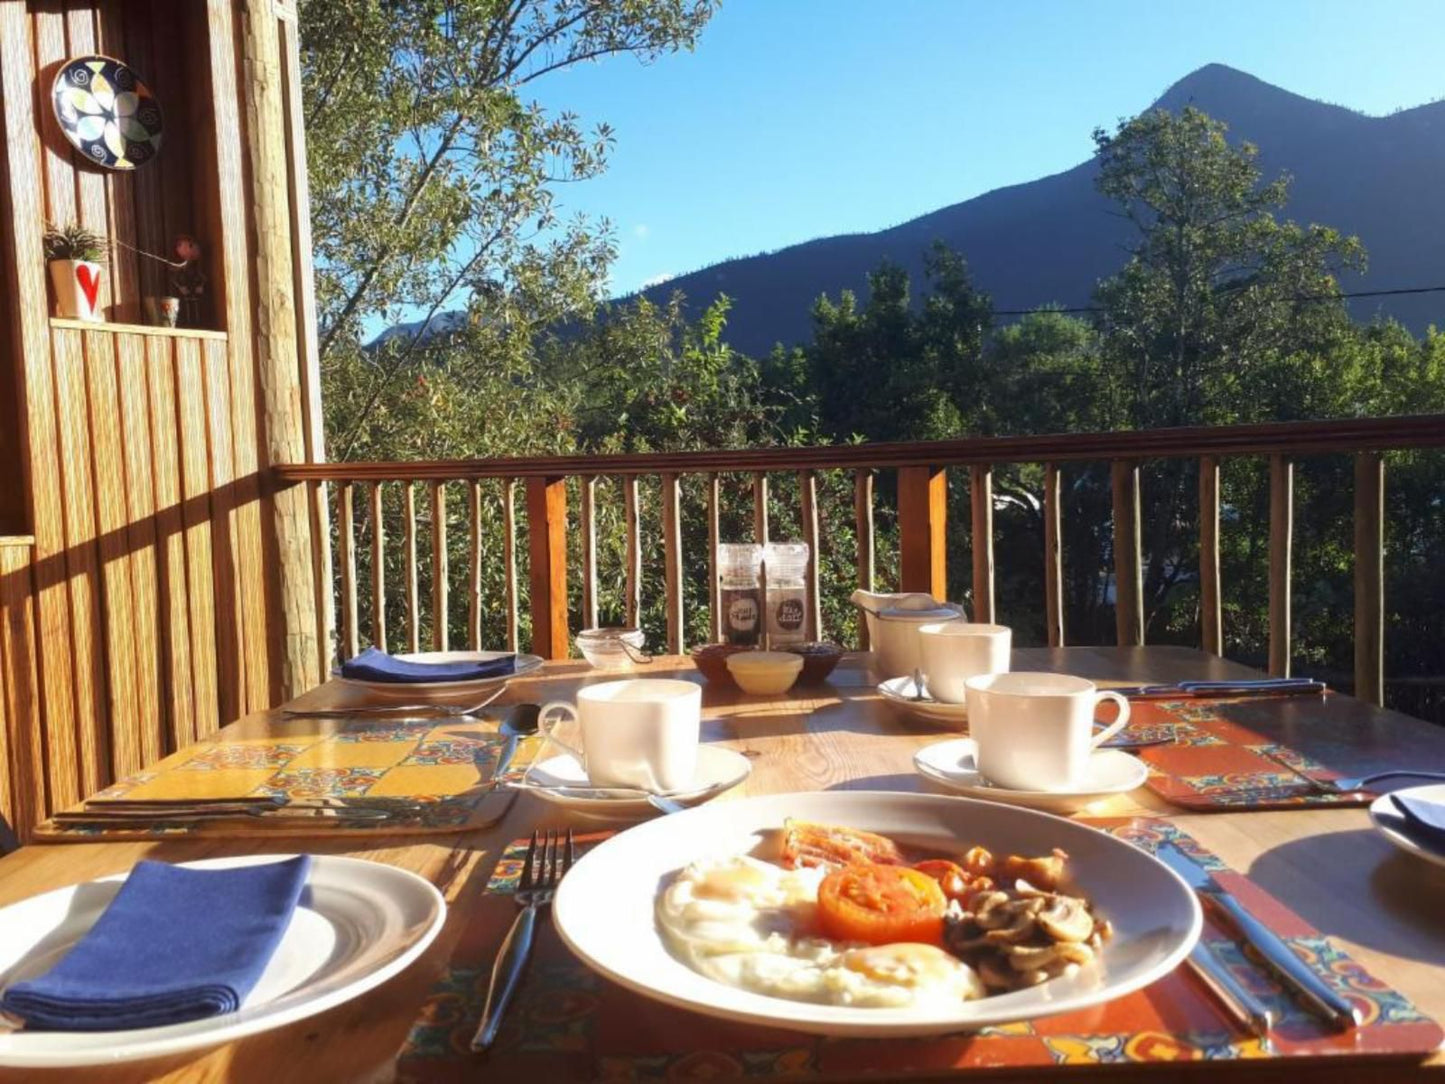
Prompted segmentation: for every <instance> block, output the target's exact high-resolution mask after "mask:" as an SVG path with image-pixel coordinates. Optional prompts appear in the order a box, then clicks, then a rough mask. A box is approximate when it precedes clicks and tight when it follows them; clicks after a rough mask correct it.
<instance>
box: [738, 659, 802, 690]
mask: <svg viewBox="0 0 1445 1084" xmlns="http://www.w3.org/2000/svg"><path fill="white" fill-rule="evenodd" d="M727 664H728V673H729V674H731V675H732V676H733V680H734V681H736V682H737V683H738V688H740V689H742V691H743V692H745V693H752V694H753V695H754V696H773V695H776V694H777V693H785V692H787V691H788V690H789V689H791V688H792V687H793V682H795V681H797V680H798V675H799V674H800V673H802V672H803V657H802V656H801V655H793V654H791V653H789V652H787V651H739V652H738V653H737V654H735V655H729V656H728V657H727Z"/></svg>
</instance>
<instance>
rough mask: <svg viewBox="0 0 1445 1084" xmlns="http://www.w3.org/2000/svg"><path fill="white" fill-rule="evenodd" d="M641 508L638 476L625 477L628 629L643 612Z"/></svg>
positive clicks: (625, 586) (623, 511) (624, 519)
mask: <svg viewBox="0 0 1445 1084" xmlns="http://www.w3.org/2000/svg"><path fill="white" fill-rule="evenodd" d="M641 515H642V510H641V507H640V506H639V505H638V503H637V476H636V475H635V474H629V475H626V476H625V477H624V478H623V479H622V519H623V523H624V526H625V527H626V530H627V542H626V546H627V548H626V552H625V553H624V555H623V565H624V566H625V567H624V569H623V575H624V577H625V579H626V582H625V584H624V585H623V592H624V594H625V596H626V597H625V598H624V599H623V609H624V611H625V616H626V619H627V620H626V623H627V625H628V627H629V628H636V627H637V625H638V623H639V621H640V619H641V614H642V520H641Z"/></svg>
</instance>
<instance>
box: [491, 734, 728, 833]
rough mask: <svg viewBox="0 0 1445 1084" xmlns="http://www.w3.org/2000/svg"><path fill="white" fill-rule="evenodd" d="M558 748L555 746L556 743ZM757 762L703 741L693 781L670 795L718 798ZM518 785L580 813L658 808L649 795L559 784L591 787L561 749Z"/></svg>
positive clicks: (685, 799) (623, 813) (684, 800)
mask: <svg viewBox="0 0 1445 1084" xmlns="http://www.w3.org/2000/svg"><path fill="white" fill-rule="evenodd" d="M554 748H555V747H554ZM752 770H753V764H752V761H750V760H749V759H748V758H747V757H745V756H743V755H742V754H741V753H737V752H734V751H733V750H731V749H726V748H724V747H723V746H721V745H699V746H698V747H697V772H696V773H695V774H694V775H693V779H692V782H691V783H689V784H688V785H687V786H686V787H684V788H682V789H681V790H678V791H670V792H669V793H668V794H667V797H668V798H670V799H672V800H673V801H674V802H678V803H680V804H681V805H701V804H702V803H703V802H706V801H708V800H709V799H710V798H716V797H717V796H718V795H719V794H721V793H723V791H726V790H732V788H733V787H735V786H737V785H738V784H739V783H741V782H742V781H743V780H744V779H746V778H747V777H748V774H749V773H750V772H752ZM514 785H515V786H516V787H517V789H519V790H525V791H527V792H528V793H530V794H535V795H537V797H539V798H541V799H543V800H544V801H548V802H555V803H556V804H557V805H560V806H566V807H567V808H569V809H574V810H576V811H577V812H579V813H588V814H592V815H594V816H604V817H630V816H636V815H638V814H643V813H655V812H657V809H656V808H655V807H654V806H653V805H652V804H651V803H649V802H648V800H647V799H646V798H639V797H636V796H625V797H615V798H613V797H607V798H602V797H598V798H594V797H591V796H588V795H580V794H577V793H575V792H568V791H567V790H565V789H564V790H558V789H556V788H559V787H561V788H566V787H590V786H592V784H591V783H590V782H588V779H587V772H586V770H585V769H583V767H582V765H581V763H580V762H579V761H578V760H577V758H576V757H574V756H573V755H572V754H571V753H561V754H559V755H557V756H553V757H548V758H547V759H545V760H542V761H537V762H534V763H533V764H532V765H531V766H530V767H529V768H528V769H527V771H526V773H525V774H524V775H523V776H522V779H521V781H520V782H519V783H517V784H514Z"/></svg>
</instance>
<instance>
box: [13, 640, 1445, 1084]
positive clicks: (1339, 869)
mask: <svg viewBox="0 0 1445 1084" xmlns="http://www.w3.org/2000/svg"><path fill="white" fill-rule="evenodd" d="M1014 668H1015V669H1020V670H1023V669H1051V670H1061V671H1067V672H1070V673H1076V674H1082V675H1085V676H1088V677H1091V678H1094V679H1096V680H1099V681H1102V682H1126V683H1140V682H1160V681H1177V680H1183V679H1187V678H1200V679H1208V678H1229V677H1247V676H1257V675H1255V674H1254V672H1253V671H1250V670H1248V669H1246V668H1245V667H1242V666H1239V665H1237V664H1235V663H1231V662H1228V661H1225V660H1222V659H1219V658H1216V657H1213V656H1208V655H1205V654H1203V653H1200V652H1197V651H1192V650H1188V649H1183V648H1170V647H1151V648H1064V649H1052V650H1050V649H1025V650H1020V651H1016V652H1015V653H1014ZM691 671H692V667H691V663H689V662H688V661H687V660H685V659H659V660H658V661H657V663H656V664H655V665H654V666H652V667H650V668H648V673H649V674H654V675H661V674H665V673H677V674H678V675H680V676H689V674H690V673H691ZM610 676H613V675H606V674H600V673H599V672H597V671H593V670H591V669H590V668H588V667H587V666H586V665H585V664H583V663H575V662H574V663H549V664H548V665H547V667H546V668H545V670H544V671H543V672H542V674H541V675H540V676H535V677H532V678H529V679H521V680H518V681H516V682H514V683H513V684H512V686H511V687H510V688H509V689H508V691H507V693H506V696H505V697H504V701H503V702H525V701H536V702H542V701H545V700H549V699H553V698H557V697H560V696H566V695H568V694H569V693H570V692H571V691H572V690H574V689H575V687H576V686H577V684H578V683H579V681H594V680H606V679H607V678H608V677H610ZM694 679H695V680H700V678H696V677H695V676H694ZM334 695H335V688H334V686H323V687H322V689H321V690H318V691H315V692H313V693H312V694H308V697H315V698H320V699H328V698H333V697H334ZM703 703H704V715H705V717H706V721H705V722H704V728H703V729H704V739H705V740H709V741H718V742H722V743H724V744H726V745H728V746H730V747H732V748H734V749H738V750H740V751H743V752H745V753H748V754H750V755H752V756H753V766H754V770H753V774H752V776H751V778H750V779H749V780H748V781H747V783H746V784H744V785H743V786H742V787H739V788H738V789H737V790H736V791H734V792H733V793H731V794H729V795H727V796H726V798H724V799H720V800H730V799H735V798H738V797H743V796H746V795H749V794H766V793H773V792H780V791H789V790H815V789H821V788H828V787H834V788H836V787H848V788H856V789H874V790H876V789H887V790H917V789H922V788H921V786H920V780H919V779H918V777H917V776H916V775H915V774H914V772H913V769H912V763H911V758H912V755H913V752H914V751H915V750H916V749H917V748H919V747H920V746H922V745H926V744H928V743H929V742H932V741H937V740H938V738H939V731H938V730H937V729H935V728H932V727H924V726H912V725H910V724H907V723H903V722H901V721H900V720H899V719H898V718H897V716H896V715H895V714H894V713H893V712H892V711H891V710H890V709H889V708H888V707H887V706H886V705H885V704H884V703H883V702H882V701H881V700H880V699H879V698H878V697H877V696H876V694H875V693H874V692H873V689H872V685H871V679H870V678H869V676H868V673H867V670H866V668H865V666H864V665H863V662H862V660H861V659H858V658H850V659H848V660H845V662H844V664H843V666H841V667H840V668H839V670H838V671H837V672H836V673H835V675H834V678H833V679H832V682H831V683H830V684H829V685H825V686H819V687H817V688H814V689H806V690H805V689H801V688H800V689H798V690H795V693H794V694H793V695H790V696H789V697H788V698H786V699H776V700H759V699H752V698H747V697H743V696H742V695H741V694H738V693H736V692H732V693H724V692H721V691H720V690H718V689H715V688H711V687H709V688H707V689H706V690H705V693H704V701H703ZM1270 703H1271V704H1272V705H1274V707H1273V708H1271V709H1270V710H1271V711H1273V712H1275V713H1276V714H1277V716H1278V719H1277V726H1278V732H1279V734H1280V737H1281V740H1282V741H1287V742H1289V743H1291V744H1293V745H1294V746H1295V747H1296V748H1299V749H1301V750H1302V751H1312V747H1311V733H1312V730H1313V732H1314V733H1317V734H1329V735H1331V738H1330V741H1329V742H1328V743H1327V744H1328V746H1329V748H1330V749H1332V750H1335V751H1338V750H1340V749H1345V750H1347V751H1348V753H1349V763H1339V764H1332V765H1331V766H1332V767H1336V768H1338V769H1340V770H1353V768H1354V767H1355V766H1356V765H1357V764H1358V765H1360V766H1362V770H1367V769H1369V768H1370V767H1372V766H1374V765H1378V764H1386V763H1392V764H1395V765H1396V766H1398V765H1400V764H1402V763H1409V764H1410V765H1411V766H1423V765H1424V764H1433V765H1435V766H1440V767H1445V733H1442V732H1441V731H1439V730H1437V729H1436V728H1434V727H1431V726H1430V725H1428V724H1426V723H1423V722H1420V721H1418V720H1415V719H1411V718H1409V717H1407V716H1403V715H1399V714H1397V713H1394V712H1388V711H1383V710H1379V709H1375V708H1371V707H1369V706H1368V705H1365V704H1363V703H1360V702H1359V701H1356V700H1353V699H1351V698H1348V697H1337V696H1332V697H1331V698H1329V700H1327V701H1324V702H1321V701H1314V700H1311V701H1308V702H1305V701H1300V700H1294V701H1291V700H1284V699H1280V700H1273V701H1271V702H1270ZM274 717H275V716H274V714H266V715H260V716H252V717H251V718H249V719H247V720H243V721H242V722H241V723H237V724H234V726H235V727H238V728H239V727H242V726H244V727H246V728H248V729H250V728H255V727H258V726H264V725H265V724H266V722H267V720H269V719H271V718H274ZM1342 735H1343V737H1342ZM1322 759H1324V758H1322ZM1325 762H1326V763H1327V764H1328V763H1329V761H1328V760H1327V759H1326V761H1325ZM1091 813H1093V814H1098V815H1109V816H1115V815H1120V816H1122V815H1131V814H1153V815H1156V816H1171V817H1173V818H1174V819H1175V820H1176V821H1177V823H1179V824H1180V825H1181V826H1182V827H1184V828H1185V829H1186V830H1187V831H1188V832H1190V833H1191V834H1193V835H1194V836H1195V837H1196V838H1197V839H1198V840H1200V842H1201V843H1203V844H1204V845H1205V846H1207V847H1208V848H1210V849H1211V850H1213V851H1214V852H1215V853H1217V854H1218V855H1219V856H1220V857H1221V858H1223V859H1224V860H1225V861H1226V862H1228V863H1229V864H1230V865H1231V866H1232V867H1233V868H1234V869H1236V870H1239V871H1241V872H1244V873H1246V874H1248V875H1249V877H1250V878H1251V879H1253V880H1254V881H1256V882H1257V883H1258V884H1260V885H1261V886H1262V887H1264V888H1265V889H1267V890H1268V891H1269V892H1271V893H1273V894H1274V895H1275V896H1276V897H1278V898H1279V899H1281V900H1282V901H1284V902H1285V903H1286V904H1287V905H1289V906H1290V907H1291V908H1293V909H1294V910H1295V911H1297V912H1298V913H1299V914H1300V915H1301V916H1302V917H1303V918H1305V919H1306V920H1307V921H1308V922H1310V923H1311V924H1313V925H1314V926H1315V927H1317V928H1318V929H1319V930H1321V931H1323V932H1324V933H1326V934H1328V935H1329V936H1330V937H1331V938H1333V939H1335V940H1336V941H1337V942H1338V943H1339V944H1340V945H1341V947H1343V948H1344V949H1345V950H1346V951H1347V952H1349V953H1350V954H1351V955H1352V956H1354V957H1355V958H1356V959H1357V960H1358V961H1359V962H1360V963H1362V964H1363V965H1364V966H1365V967H1366V968H1368V969H1369V970H1370V971H1372V972H1373V973H1374V974H1376V975H1377V976H1378V977H1379V978H1380V979H1382V980H1384V981H1385V982H1387V983H1389V984H1391V985H1392V986H1394V987H1395V988H1396V989H1398V990H1399V991H1401V992H1402V993H1404V994H1406V995H1407V996H1408V997H1409V998H1411V999H1412V1000H1413V1001H1414V1002H1415V1003H1416V1004H1417V1005H1418V1006H1419V1007H1420V1008H1421V1009H1422V1010H1423V1011H1425V1012H1426V1013H1428V1014H1430V1015H1431V1016H1433V1017H1435V1018H1436V1019H1437V1020H1445V981H1442V980H1445V869H1441V868H1438V867H1434V866H1430V865H1427V864H1426V863H1423V862H1421V861H1418V860H1416V859H1414V858H1412V857H1410V856H1408V855H1405V854H1402V853H1399V852H1397V851H1396V850H1395V849H1394V848H1393V847H1391V846H1390V844H1389V843H1387V842H1386V841H1385V840H1384V839H1382V838H1381V837H1380V836H1378V835H1377V834H1376V833H1375V832H1373V831H1372V830H1371V828H1370V825H1369V819H1368V817H1367V815H1366V813H1365V811H1364V810H1363V809H1312V810H1307V811H1290V812H1254V813H1211V814H1193V815H1180V814H1178V811H1177V810H1174V809H1173V808H1172V807H1169V806H1167V805H1166V804H1165V803H1163V802H1162V801H1160V800H1158V799H1155V798H1153V796H1152V795H1150V794H1148V793H1147V792H1145V791H1142V790H1141V791H1138V792H1136V793H1135V794H1133V795H1131V796H1128V797H1120V798H1115V799H1111V801H1110V803H1109V804H1107V805H1105V806H1103V807H1095V808H1094V809H1093V810H1091ZM565 823H566V822H565V820H564V819H563V818H562V816H561V815H560V814H559V811H557V810H556V808H555V807H551V806H548V805H546V804H545V803H542V802H540V801H538V800H536V799H535V798H533V797H532V796H530V795H523V796H521V797H520V798H519V800H518V801H517V803H516V804H515V805H514V806H513V808H512V809H511V811H510V813H509V814H508V815H507V817H506V818H505V820H503V821H502V822H501V823H500V824H498V825H496V826H495V827H493V828H491V829H489V830H487V831H481V832H474V833H470V834H466V835H457V834H451V835H432V836H420V837H418V836H412V837H396V836H393V837H388V838H385V839H378V840H371V841H369V843H370V845H369V846H367V847H365V848H358V846H357V842H356V841H355V840H354V839H351V840H345V841H335V840H318V841H316V842H315V843H314V844H313V843H311V842H310V841H307V842H306V843H305V847H306V849H308V850H311V851H312V852H314V853H331V854H350V855H354V856H357V857H363V858H367V859H370V860H372V861H378V862H387V863H391V864H393V865H396V866H400V867H403V868H405V869H410V870H413V871H415V872H417V873H419V874H421V875H422V876H424V877H426V878H428V879H429V880H431V881H432V882H433V883H434V884H436V885H437V887H438V888H439V889H440V890H441V891H442V893H443V894H444V895H445V897H446V899H447V902H448V905H449V907H450V913H449V915H448V919H447V923H446V926H445V929H444V930H443V932H442V933H441V935H440V936H439V937H438V939H437V941H436V942H435V943H434V944H433V945H432V947H431V948H430V950H429V951H428V952H427V954H426V955H425V957H424V958H423V959H422V960H421V961H419V962H418V963H417V964H415V965H413V966H412V967H411V968H410V969H408V971H407V972H405V973H404V974H403V975H401V976H399V977H397V978H396V979H393V980H392V981H391V982H389V983H386V984H384V985H383V986H382V987H380V988H379V989H377V990H375V991H373V992H371V993H370V994H368V995H366V996H364V997H362V998H359V999H357V1000H355V1001H353V1002H351V1003H349V1004H347V1005H343V1006H339V1007H338V1008H336V1009H334V1010H332V1011H330V1012H327V1013H324V1014H321V1015H318V1016H315V1017H312V1018H310V1019H308V1020H303V1021H300V1022H298V1023H296V1024H294V1025H291V1026H289V1027H285V1028H281V1029H278V1030H276V1031H273V1032H270V1033H268V1034H265V1035H260V1036H256V1037H254V1038H251V1039H247V1040H244V1041H241V1042H238V1043H233V1044H231V1045H229V1046H225V1047H221V1048H218V1049H215V1050H212V1051H210V1052H208V1053H203V1054H201V1055H200V1056H195V1057H186V1058H181V1059H177V1060H173V1061H170V1062H161V1063H156V1062H152V1063H147V1064H144V1065H139V1066H131V1067H120V1068H106V1069H103V1070H96V1071H89V1072H75V1071H71V1072H68V1073H66V1074H63V1075H64V1077H65V1079H66V1080H76V1081H102V1080H103V1081H106V1082H110V1084H120V1082H125V1081H139V1080H153V1079H154V1080H167V1081H188V1082H194V1081H222V1080H225V1081H265V1082H266V1084H284V1082H288V1081H297V1082H306V1084H311V1082H318V1081H327V1082H330V1081H350V1080H366V1081H371V1080H378V1081H379V1080H387V1079H390V1077H391V1076H392V1073H393V1069H394V1063H395V1057H396V1053H397V1051H398V1048H399V1047H400V1046H401V1044H402V1041H403V1039H404V1037H405V1035H406V1032H407V1029H408V1027H409V1025H410V1024H411V1022H412V1020H413V1019H414V1016H415V1013H416V1010H417V1006H418V1005H419V1004H420V1003H421V1002H422V1000H423V998H424V996H425V994H426V992H427V991H428V989H429V988H430V986H431V984H432V983H433V981H434V980H435V978H436V976H437V975H438V974H439V973H440V971H441V969H442V968H443V966H444V964H445V963H446V961H447V959H448V957H449V955H450V954H451V952H452V951H453V949H454V947H455V946H456V943H457V940H458V938H459V936H460V935H461V934H462V932H463V930H464V929H465V927H466V926H467V923H468V915H469V912H470V910H471V908H472V907H473V906H474V905H475V903H476V900H477V898H478V897H479V895H480V893H481V892H482V890H483V888H484V886H485V884H486V879H487V875H488V874H489V872H490V870H491V868H492V866H493V865H494V863H495V861H496V857H497V853H498V850H499V848H500V847H501V846H502V845H504V844H505V843H507V842H508V841H510V840H513V839H516V838H518V837H520V836H523V835H525V834H526V833H527V832H529V831H530V830H531V828H532V827H534V826H536V825H539V824H541V825H551V824H556V825H562V824H565ZM295 849H297V841H295V840H290V841H287V840H278V841H275V842H274V843H273V842H271V841H268V840H256V839H245V840H208V841H200V840H192V841H183V842H164V843H129V842H127V843H72V844H50V845H34V846H30V847H26V848H24V849H23V850H21V851H20V852H18V853H16V854H13V855H11V856H9V857H8V858H5V859H4V860H3V861H0V905H4V904H9V903H12V902H14V901H16V900H19V899H22V898H24V897H27V896H31V895H34V894H35V893H38V892H44V891H47V890H49V889H52V888H56V887H59V886H62V885H66V884H71V883H74V882H77V881H83V880H87V879H90V878H93V877H98V876H103V875H106V874H111V873H116V872H119V871H123V870H125V869H127V868H129V867H130V866H131V865H132V864H133V863H134V862H135V861H136V860H138V859H140V858H142V857H150V858H160V859H164V860H167V861H173V862H174V861H186V860H190V859H196V858H204V857H209V856H214V855H226V854H241V853H262V852H267V851H273V852H284V851H294V850H295ZM1204 1068H1205V1071H1206V1073H1208V1072H1214V1073H1216V1074H1217V1072H1218V1070H1217V1068H1215V1069H1210V1068H1208V1067H1204ZM1231 1069H1232V1070H1233V1071H1234V1073H1235V1074H1236V1075H1238V1076H1240V1077H1242V1078H1252V1079H1258V1077H1257V1076H1255V1077H1251V1074H1250V1071H1249V1069H1248V1067H1247V1066H1245V1065H1243V1064H1240V1065H1236V1066H1231ZM1084 1072H1087V1074H1088V1078H1089V1079H1091V1080H1093V1079H1100V1078H1101V1077H1108V1078H1109V1079H1115V1078H1116V1075H1115V1074H1113V1073H1112V1072H1110V1071H1109V1070H1107V1069H1100V1068H1097V1067H1094V1068H1090V1069H1088V1070H1080V1073H1084ZM1272 1072H1273V1073H1274V1074H1278V1073H1279V1072H1280V1069H1279V1067H1278V1065H1277V1064H1276V1066H1275V1067H1274V1069H1273V1070H1272ZM1297 1072H1301V1073H1302V1075H1307V1076H1308V1079H1310V1080H1311V1081H1318V1080H1341V1081H1344V1080H1349V1081H1358V1080H1362V1079H1366V1078H1365V1076H1364V1075H1363V1074H1362V1073H1361V1071H1360V1070H1359V1069H1358V1067H1356V1068H1353V1069H1351V1068H1349V1067H1342V1068H1340V1067H1337V1068H1335V1069H1331V1068H1329V1067H1328V1066H1323V1067H1322V1066H1321V1065H1320V1064H1319V1063H1314V1064H1312V1065H1311V1066H1310V1067H1308V1068H1307V1069H1304V1070H1302V1071H1301V1070H1297ZM1381 1072H1382V1073H1388V1079H1391V1080H1399V1079H1402V1078H1405V1077H1411V1078H1413V1077H1415V1076H1419V1077H1421V1078H1428V1079H1430V1080H1445V1055H1442V1054H1439V1053H1437V1054H1436V1055H1434V1057H1433V1058H1432V1059H1431V1060H1430V1062H1429V1063H1428V1064H1427V1065H1425V1066H1422V1067H1420V1069H1419V1071H1418V1073H1410V1072H1408V1071H1407V1070H1402V1069H1400V1068H1399V1067H1396V1066H1392V1067H1389V1068H1388V1069H1384V1070H1381ZM23 1075H24V1078H25V1079H27V1080H34V1079H43V1078H46V1074H42V1073H35V1072H27V1073H26V1074H23ZM1056 1075H1060V1076H1062V1075H1078V1074H1068V1073H1067V1072H1066V1071H1065V1070H1063V1069H1062V1068H1061V1069H1060V1070H1059V1072H1058V1073H1057V1074H1056ZM1172 1075H1173V1071H1172V1070H1162V1069H1159V1068H1158V1067H1144V1068H1143V1069H1140V1068H1139V1067H1134V1068H1132V1069H1129V1070H1124V1071H1123V1073H1122V1075H1121V1076H1119V1077H1118V1078H1126V1079H1135V1078H1140V1079H1154V1080H1160V1079H1172ZM21 1076H22V1074H10V1075H6V1074H4V1073H0V1080H3V1081H9V1080H19V1079H21ZM59 1076H60V1074H53V1075H51V1076H49V1077H48V1078H49V1079H58V1078H59ZM1038 1076H1039V1074H1038V1071H1037V1070H1029V1071H1028V1072H1027V1073H1023V1074H1021V1076H1020V1078H1021V1079H1037V1078H1038ZM1276 1078H1277V1077H1276ZM1383 1078H1384V1077H1383V1076H1382V1079H1383ZM476 1079H477V1080H479V1081H485V1080H488V1079H493V1078H490V1077H489V1076H488V1074H487V1072H486V1069H485V1065H484V1063H482V1062H478V1065H477V1072H476ZM989 1079H997V1077H995V1076H994V1075H993V1074H989Z"/></svg>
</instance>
